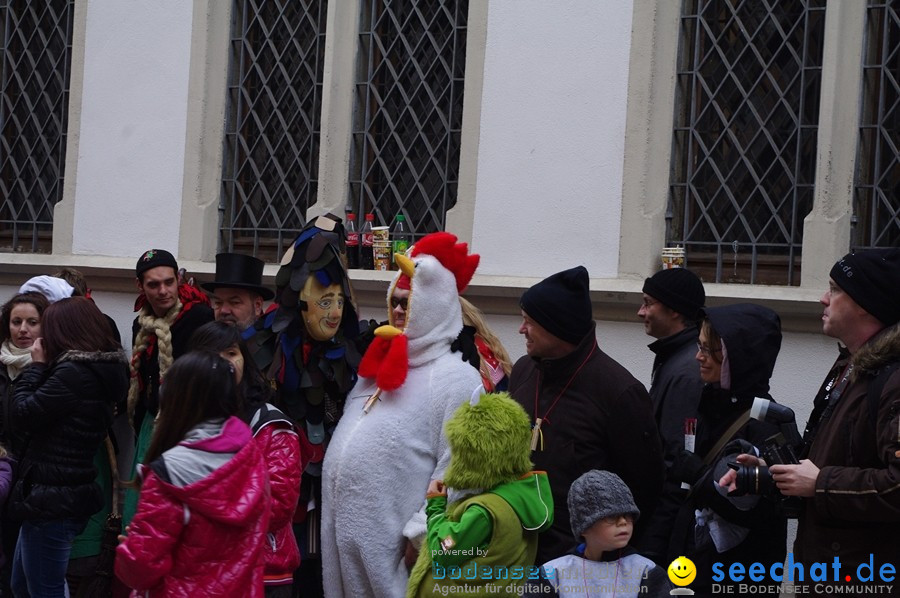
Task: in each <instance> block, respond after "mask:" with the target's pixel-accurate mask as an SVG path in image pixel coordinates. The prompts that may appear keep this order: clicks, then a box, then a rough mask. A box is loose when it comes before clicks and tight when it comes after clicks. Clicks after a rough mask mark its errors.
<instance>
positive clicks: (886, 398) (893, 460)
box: [794, 324, 900, 593]
mask: <svg viewBox="0 0 900 598" xmlns="http://www.w3.org/2000/svg"><path fill="white" fill-rule="evenodd" d="M898 359H900V324H896V325H894V326H891V327H889V328H887V329H885V330H883V331H882V332H880V333H879V334H878V335H876V336H875V337H874V338H873V339H871V340H870V341H868V342H867V343H866V344H865V345H864V346H863V347H861V348H860V349H859V350H858V351H857V352H856V353H855V354H854V355H852V357H851V356H850V355H848V354H847V353H846V352H844V353H842V355H841V357H839V358H838V360H837V362H836V363H835V365H834V367H833V368H832V370H831V372H830V373H829V375H828V378H826V380H825V383H824V384H823V385H822V388H821V389H820V391H819V394H818V395H817V396H816V403H815V408H814V410H813V414H812V416H811V417H810V423H809V424H808V425H807V430H806V433H805V435H804V436H805V438H806V439H807V443H809V440H810V438H811V437H812V442H811V445H810V446H809V451H808V458H809V459H810V460H811V461H812V462H813V463H815V464H816V465H817V466H818V467H819V469H820V472H819V476H818V478H817V479H816V493H815V496H814V497H813V498H812V499H807V500H804V501H803V503H804V504H803V510H802V512H801V515H800V521H799V527H798V532H797V541H796V543H795V545H794V560H795V562H802V563H804V564H806V565H807V566H809V565H810V564H812V563H814V562H828V563H832V562H833V561H834V557H835V556H837V557H839V558H840V562H841V573H840V575H841V576H842V577H843V576H844V575H850V576H852V577H853V578H854V579H856V567H857V566H858V565H859V564H860V563H868V562H869V555H870V554H874V564H875V566H874V569H875V574H876V579H878V575H877V574H878V570H879V568H880V566H881V565H882V564H883V563H886V562H887V563H891V564H893V565H894V566H895V567H897V566H898V565H900V370H895V371H894V372H893V373H892V374H890V375H889V377H888V378H887V380H886V382H885V384H884V388H883V390H882V392H881V397H880V399H879V400H878V402H877V405H878V414H877V418H876V422H875V425H874V428H873V421H872V418H871V416H870V413H869V404H870V402H869V400H868V399H867V398H866V393H867V391H868V388H869V384H870V383H871V381H872V380H873V379H874V378H875V377H876V376H877V374H878V371H879V370H880V369H881V368H883V367H884V366H886V365H888V364H890V363H892V362H894V361H897V360H898ZM848 363H852V364H853V371H852V373H851V376H850V378H849V382H848V384H847V386H846V387H845V389H844V391H843V392H842V393H841V396H840V398H839V400H838V402H837V403H836V406H835V407H834V410H833V412H832V413H831V414H830V416H827V417H824V418H823V417H822V414H823V413H824V412H825V410H826V406H827V401H826V398H827V396H828V394H829V392H828V387H829V384H831V386H832V387H833V388H836V387H839V386H840V380H841V378H842V375H843V374H842V372H843V371H844V366H846V365H847V364H848ZM817 425H818V428H819V429H818V430H816V429H815V428H816V426H817ZM894 591H895V592H898V593H900V584H896V583H894Z"/></svg>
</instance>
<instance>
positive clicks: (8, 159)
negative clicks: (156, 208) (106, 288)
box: [0, 0, 74, 253]
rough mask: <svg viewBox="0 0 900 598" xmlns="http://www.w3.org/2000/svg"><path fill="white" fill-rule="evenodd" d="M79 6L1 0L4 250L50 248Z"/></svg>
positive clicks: (0, 224)
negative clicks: (75, 24) (75, 13)
mask: <svg viewBox="0 0 900 598" xmlns="http://www.w3.org/2000/svg"><path fill="white" fill-rule="evenodd" d="M73 11H74V2H73V0H0V43H2V46H0V62H2V65H0V251H25V252H42V253H44V252H46V253H49V252H50V251H51V248H52V232H53V206H54V205H56V203H57V202H59V201H60V200H61V199H62V192H63V175H64V171H65V163H66V126H67V122H68V114H67V113H68V106H69V68H70V58H71V55H72V17H73Z"/></svg>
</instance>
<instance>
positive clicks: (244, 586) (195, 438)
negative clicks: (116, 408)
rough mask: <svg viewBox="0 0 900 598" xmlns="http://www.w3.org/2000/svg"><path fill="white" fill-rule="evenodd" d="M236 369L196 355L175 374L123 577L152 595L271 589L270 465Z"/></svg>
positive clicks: (126, 544)
mask: <svg viewBox="0 0 900 598" xmlns="http://www.w3.org/2000/svg"><path fill="white" fill-rule="evenodd" d="M241 408H242V405H241V400H240V396H239V394H238V392H237V383H236V380H235V376H234V367H233V366H232V365H231V363H229V362H228V361H226V360H224V359H222V358H221V357H219V355H217V354H215V353H212V352H208V351H192V352H190V353H187V354H186V355H183V356H182V357H179V358H178V359H177V360H175V363H174V364H173V365H172V367H171V368H170V369H169V370H168V372H167V373H166V380H165V383H164V384H163V386H162V389H161V395H160V404H159V415H158V418H157V421H156V424H155V427H154V432H153V437H152V439H151V441H150V446H149V447H148V448H147V452H146V453H145V456H144V463H143V465H142V466H141V468H140V479H141V494H140V501H139V502H138V510H137V513H135V516H134V518H133V519H132V520H131V524H130V526H129V528H128V536H127V537H123V538H122V542H121V543H120V544H119V546H118V548H117V550H116V566H115V569H116V575H117V576H118V577H119V579H121V580H122V581H123V582H125V584H126V585H128V586H129V587H131V588H134V589H136V590H139V591H141V592H147V595H148V596H173V597H174V596H247V597H249V598H258V597H261V596H262V595H263V566H262V562H263V550H264V542H265V532H266V529H267V526H268V522H269V491H268V482H267V479H266V477H267V476H266V469H265V465H264V464H263V462H262V457H261V455H260V452H259V449H258V448H257V446H256V443H254V442H253V441H252V438H251V432H250V428H249V427H248V426H247V424H245V423H244V422H243V421H241V419H240V418H239V417H238V415H239V414H240V412H241Z"/></svg>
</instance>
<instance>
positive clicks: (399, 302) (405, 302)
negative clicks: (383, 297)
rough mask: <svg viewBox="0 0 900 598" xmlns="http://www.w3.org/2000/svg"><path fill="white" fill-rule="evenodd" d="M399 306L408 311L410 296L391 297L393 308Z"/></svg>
mask: <svg viewBox="0 0 900 598" xmlns="http://www.w3.org/2000/svg"><path fill="white" fill-rule="evenodd" d="M397 307H399V308H400V309H402V310H403V311H406V310H407V309H408V308H409V297H404V298H403V299H400V298H399V297H391V309H396V308H397Z"/></svg>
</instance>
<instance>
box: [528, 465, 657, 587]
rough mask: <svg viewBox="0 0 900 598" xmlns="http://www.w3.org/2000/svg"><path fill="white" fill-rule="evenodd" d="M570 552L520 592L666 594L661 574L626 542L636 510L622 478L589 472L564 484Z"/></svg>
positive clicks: (546, 566)
mask: <svg viewBox="0 0 900 598" xmlns="http://www.w3.org/2000/svg"><path fill="white" fill-rule="evenodd" d="M568 503H569V517H570V521H571V524H572V533H573V534H575V538H577V539H579V540H583V541H584V543H583V544H581V545H579V546H578V548H577V549H576V554H568V555H566V556H562V557H559V558H557V559H553V560H552V561H550V562H548V563H546V564H545V565H544V566H543V571H542V577H543V579H542V581H541V583H540V584H532V585H531V586H530V587H529V592H527V593H526V594H525V595H526V596H560V597H565V596H615V597H616V598H626V597H630V596H668V595H669V589H670V587H671V586H670V585H669V581H668V579H667V577H666V572H665V571H663V570H662V569H661V568H660V567H657V566H656V565H655V564H654V563H653V561H651V560H650V559H648V558H645V557H642V556H641V555H639V554H637V553H636V552H635V551H634V549H633V548H631V547H630V546H629V545H628V542H629V541H630V540H631V534H632V532H633V530H634V521H635V519H637V518H638V517H639V516H640V511H639V510H638V508H637V506H636V505H635V504H634V498H633V497H632V496H631V491H630V490H629V489H628V486H626V485H625V482H623V481H622V478H620V477H619V476H617V475H616V474H614V473H610V472H608V471H599V470H596V469H594V470H591V471H589V472H587V473H585V474H584V475H582V476H581V477H580V478H578V479H577V480H575V481H574V482H572V486H571V488H569V500H568Z"/></svg>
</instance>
